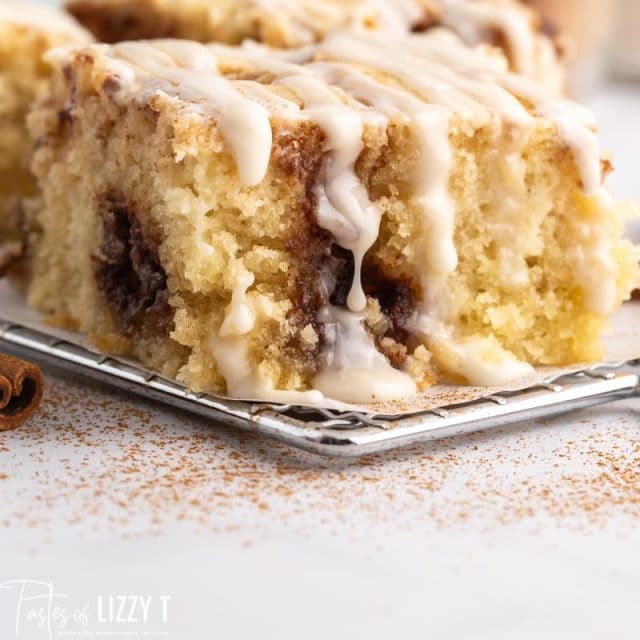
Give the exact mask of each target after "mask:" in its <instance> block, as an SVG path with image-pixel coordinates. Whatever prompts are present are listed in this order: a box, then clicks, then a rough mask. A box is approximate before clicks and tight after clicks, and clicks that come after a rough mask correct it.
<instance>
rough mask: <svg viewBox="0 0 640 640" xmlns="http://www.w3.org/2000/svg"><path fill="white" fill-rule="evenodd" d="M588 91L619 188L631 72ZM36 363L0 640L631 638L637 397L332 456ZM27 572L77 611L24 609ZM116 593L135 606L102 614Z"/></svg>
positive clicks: (624, 178)
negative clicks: (36, 407) (44, 387)
mask: <svg viewBox="0 0 640 640" xmlns="http://www.w3.org/2000/svg"><path fill="white" fill-rule="evenodd" d="M593 106H594V108H595V109H596V110H597V112H598V113H599V115H600V117H601V120H602V123H603V125H602V134H603V140H604V147H605V148H610V149H611V150H612V151H613V152H615V155H616V157H617V161H616V166H617V167H618V173H617V175H616V176H615V177H614V178H613V180H612V185H613V186H614V188H615V189H616V191H617V192H618V193H619V194H620V195H621V196H622V197H625V198H631V197H635V196H637V195H638V191H639V189H638V186H637V181H636V177H635V172H636V170H637V166H638V161H637V153H638V149H640V126H639V125H640V122H639V116H638V113H639V108H640V91H638V90H631V89H629V88H625V87H609V88H607V90H606V91H603V92H601V93H600V94H599V95H598V96H597V97H596V98H595V99H594V100H593ZM47 378H48V384H49V390H48V401H47V403H45V408H44V410H43V413H42V414H41V415H40V416H38V417H37V418H35V419H34V420H33V421H32V422H31V423H29V425H27V426H25V427H24V428H23V429H21V430H19V431H17V432H14V433H7V434H0V542H1V546H0V587H2V586H4V587H5V588H0V638H1V639H3V640H4V639H8V638H13V637H20V638H29V639H30V638H34V639H35V638H62V637H81V638H85V637H86V638H90V637H109V638H122V637H128V638H131V637H134V638H142V637H169V638H172V639H175V640H200V639H203V640H204V639H207V640H209V639H216V638H224V639H227V638H250V639H253V638H282V639H285V638H296V639H297V638H304V639H312V638H328V637H329V638H330V637H345V636H347V635H348V636H349V637H354V638H421V639H424V638H429V639H431V638H474V639H476V638H478V639H479V638H487V639H491V640H496V639H500V638H505V639H506V638H508V639H513V638H518V639H526V638H536V639H538V638H542V637H544V638H547V639H548V638H581V639H587V638H607V639H614V638H629V639H636V638H638V637H640V619H639V616H638V613H639V606H638V602H639V601H640V400H634V401H628V402H622V403H618V404H617V405H613V406H610V407H606V408H599V409H595V410H590V411H585V412H582V413H579V414H576V415H574V416H571V417H569V418H568V417H564V418H558V419H554V420H547V421H543V422H540V423H536V424H533V423H532V424H525V425H520V426H517V427H511V428H506V429H503V430H500V431H498V432H494V433H492V434H480V435H476V436H473V437H468V438H461V439H455V440H450V441H446V442H443V443H440V444H433V445H429V446H423V447H418V448H414V449H411V450H408V451H404V452H398V453H394V454H390V455H386V456H380V457H375V458H370V459H366V460H363V461H359V462H345V461H340V462H330V461H327V460H323V459H320V458H314V457H312V456H309V455H306V454H301V453H296V452H294V451H291V450H288V449H287V448H285V447H283V446H281V445H278V444H274V443H271V442H269V441H267V440H263V439H259V438H253V437H249V436H247V435H243V434H239V433H236V432H233V431H226V430H220V429H216V428H215V426H213V425H209V424H206V423H205V422H204V421H202V420H198V419H193V418H191V417H189V416H187V415H185V414H182V413H179V412H173V411H170V410H166V409H164V408H162V407H161V406H158V405H152V404H148V403H144V402H140V401H139V400H138V399H136V398H134V397H127V396H125V395H123V394H121V393H119V392H116V391H112V390H109V389H107V388H105V387H102V386H99V385H95V384H93V383H89V382H87V381H85V380H82V379H79V378H74V377H72V376H66V375H60V374H59V373H53V372H48V375H47ZM10 581H14V582H12V583H11V584H9V582H10ZM15 581H18V582H15ZM21 581H35V582H40V583H43V584H42V585H37V584H31V585H29V589H31V591H29V592H27V593H25V596H28V595H42V594H44V593H45V591H43V589H45V586H44V585H46V584H52V585H53V589H54V590H55V593H56V594H58V595H59V594H66V595H67V596H68V597H67V598H64V599H56V600H55V604H56V605H58V606H62V607H64V608H65V609H66V614H72V613H73V612H74V611H75V610H76V609H83V610H84V611H85V612H86V621H87V626H86V627H85V628H84V629H83V627H82V626H81V625H79V624H77V623H75V622H73V620H71V621H69V622H68V624H67V626H66V628H62V627H61V626H60V618H59V617H53V618H52V619H51V629H50V630H49V629H47V628H46V624H45V626H44V627H43V628H37V625H36V622H34V620H33V619H30V612H32V611H33V610H34V609H36V607H37V608H41V607H42V608H43V609H42V610H41V611H40V612H39V613H41V614H44V613H45V612H46V605H47V603H48V600H47V599H39V600H31V601H28V602H27V601H25V602H23V603H22V608H21V609H20V610H18V606H17V601H18V590H17V589H16V588H15V587H16V586H18V585H20V584H26V583H24V582H21ZM12 587H14V588H12ZM118 595H127V596H144V597H150V598H151V601H150V610H149V611H150V614H149V621H148V623H144V622H143V621H141V620H140V619H139V620H138V621H137V622H129V623H117V622H115V623H110V622H104V621H101V620H104V619H105V617H107V618H108V602H109V600H108V599H109V597H110V596H111V597H114V598H115V597H116V596H118ZM163 596H169V597H170V600H167V601H166V602H167V611H166V613H167V619H166V621H165V620H164V619H163V618H162V599H161V598H162V597H163ZM100 598H102V600H101V602H102V611H101V615H100V611H99V609H98V605H99V599H100ZM116 613H117V611H114V614H116ZM123 613H125V614H126V615H125V617H128V614H129V613H130V610H129V606H127V607H126V610H125V611H124V612H123ZM132 613H133V616H134V617H137V618H140V615H141V610H140V609H138V608H136V609H134V610H133V612H132ZM17 619H19V623H20V628H19V635H16V621H17ZM42 620H44V622H45V623H46V622H47V617H46V616H44V617H43V618H42ZM60 631H63V632H64V631H66V632H67V633H66V635H64V633H63V634H61V633H60ZM145 634H146V635H145Z"/></svg>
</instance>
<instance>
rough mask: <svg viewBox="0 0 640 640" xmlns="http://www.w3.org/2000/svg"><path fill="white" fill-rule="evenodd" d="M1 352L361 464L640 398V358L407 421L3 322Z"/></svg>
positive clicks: (408, 417) (404, 417) (409, 417)
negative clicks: (220, 390)
mask: <svg viewBox="0 0 640 640" xmlns="http://www.w3.org/2000/svg"><path fill="white" fill-rule="evenodd" d="M0 346H2V347H3V348H6V349H9V350H11V351H14V352H16V353H18V354H21V355H25V356H27V357H32V358H35V359H39V360H41V361H43V362H46V363H48V364H51V365H54V366H58V367H63V368H66V369H69V370H72V371H75V372H81V373H84V374H85V375H88V376H90V377H92V378H94V379H97V380H99V381H101V382H105V383H107V384H110V385H113V386H116V387H119V388H122V389H126V390H128V391H130V392H133V393H136V394H138V395H140V396H144V397H147V398H151V399H153V400H156V401H160V402H164V403H166V404H169V405H172V406H174V407H178V408H180V409H183V410H186V411H189V412H192V413H195V414H198V415H201V416H204V417H207V418H210V419H211V420H212V421H214V422H216V423H218V424H220V423H222V424H225V425H229V426H234V427H238V428H241V429H245V430H249V431H253V432H257V433H261V434H263V435H266V436H269V437H271V438H275V439H277V440H280V441H282V442H285V443H287V444H289V445H291V446H294V447H297V448H299V449H303V450H305V451H309V452H312V453H316V454H320V455H327V456H342V457H357V456H362V455H366V454H372V453H380V452H384V451H388V450H390V449H395V448H398V447H403V446H408V445H411V444H415V443H418V442H425V441H429V440H436V439H439V438H445V437H450V436H454V435H461V434H466V433H472V432H476V431H482V430H487V429H492V428H495V427H498V426H503V425H506V424H512V423H515V422H521V421H526V420H532V419H536V418H540V417H545V416H551V415H557V414H560V413H565V412H569V411H573V410H576V409H580V408H584V407H589V406H594V405H598V404H604V403H606V402H612V401H615V400H620V399H624V398H630V397H634V396H640V359H639V360H632V361H624V362H615V363H603V364H599V365H596V366H592V367H589V368H587V369H585V370H582V371H579V372H577V373H574V374H571V375H560V376H557V377H555V378H552V379H548V380H546V381H545V382H544V383H543V384H539V385H535V386H533V387H529V388H527V389H524V390H521V391H516V392H502V393H499V394H494V395H490V396H487V397H484V398H482V399H480V400H474V401H471V402H462V403H458V404H453V405H448V406H443V407H439V408H437V409H431V410H428V411H420V412H414V413H410V414H405V415H402V416H385V415H376V414H370V413H364V412H359V411H342V412H341V411H335V410H329V409H318V408H310V407H298V406H294V405H275V404H268V403H256V402H242V401H236V400H228V399H224V398H220V397H216V396H213V395H209V394H199V393H192V392H191V391H189V390H188V389H186V388H185V387H184V386H182V385H180V384H178V383H176V382H174V381H172V380H168V379H166V378H163V377H161V376H159V375H157V374H155V373H153V372H150V371H147V370H145V369H143V368H141V367H138V366H136V365H135V364H132V363H130V362H126V361H123V360H120V359H118V358H113V357H111V356H105V355H102V354H99V353H95V352H92V351H90V350H88V349H86V348H84V347H82V346H80V345H78V344H75V343H73V342H69V341H66V340H60V339H58V338H56V337H53V336H51V335H48V334H46V333H43V332H40V331H36V330H33V329H30V328H28V327H25V326H23V325H20V324H15V323H12V322H9V321H6V320H3V319H2V318H0Z"/></svg>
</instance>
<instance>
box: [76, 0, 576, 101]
mask: <svg viewBox="0 0 640 640" xmlns="http://www.w3.org/2000/svg"><path fill="white" fill-rule="evenodd" d="M67 9H68V10H69V11H70V12H71V13H72V14H73V15H74V16H75V17H76V18H77V19H78V20H79V21H80V22H82V23H83V24H84V25H85V26H86V27H87V28H88V29H90V30H91V31H93V33H94V34H95V35H96V36H97V38H98V39H99V40H101V41H103V42H120V41H122V40H137V39H141V38H147V39H148V38H186V39H189V40H197V41H200V42H214V41H215V42H220V43H224V44H239V43H241V42H242V41H243V40H245V39H252V40H256V41H258V42H262V43H264V44H268V45H271V46H275V47H285V48H288V47H300V46H305V45H309V44H312V43H315V42H319V41H321V40H323V39H324V38H325V37H326V36H327V35H328V34H329V33H330V32H331V31H334V30H336V29H348V30H355V31H358V32H371V31H379V32H390V33H395V34H400V33H409V32H414V33H421V32H427V31H429V30H431V29H433V28H436V27H442V28H446V29H449V30H452V31H453V32H455V33H457V34H458V35H459V36H460V37H461V38H463V40H465V41H466V42H467V43H468V44H471V45H476V44H479V43H488V44H491V45H495V46H497V47H500V48H501V49H502V50H503V51H504V52H505V53H506V54H507V56H508V58H509V61H510V65H511V68H512V69H513V70H514V71H516V72H517V73H522V74H524V75H527V76H529V77H532V78H535V79H537V80H539V81H541V82H544V83H545V84H546V85H547V86H550V87H553V88H554V89H556V90H560V89H561V88H562V87H563V85H564V65H563V57H564V55H565V47H564V45H563V40H562V38H559V37H557V34H556V33H555V32H554V30H553V29H549V28H548V25H546V24H545V23H544V22H543V21H542V19H541V17H540V15H539V14H538V13H537V12H535V11H534V10H532V9H531V8H528V7H526V6H524V5H523V4H521V3H520V2H518V0H189V2H175V0H68V2H67Z"/></svg>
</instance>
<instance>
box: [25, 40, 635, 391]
mask: <svg viewBox="0 0 640 640" xmlns="http://www.w3.org/2000/svg"><path fill="white" fill-rule="evenodd" d="M50 62H51V63H52V64H54V66H55V67H56V69H57V71H56V74H55V78H54V80H53V83H52V87H51V90H50V93H49V95H48V96H47V98H46V99H45V100H43V101H42V103H41V104H40V105H39V107H38V108H37V109H36V110H35V111H34V113H33V114H32V117H31V120H30V127H31V133H32V136H33V138H34V140H35V141H36V151H35V155H34V158H33V170H34V172H35V174H36V175H37V177H38V179H39V185H40V188H41V192H42V196H41V198H40V199H39V200H37V201H34V202H33V203H32V205H31V207H30V215H31V216H32V223H33V224H34V225H35V226H36V227H37V230H36V231H34V234H33V238H32V240H31V241H32V246H33V247H35V249H36V254H35V256H34V262H33V265H32V271H33V275H32V281H31V285H30V301H31V303H32V304H33V305H34V306H35V307H36V308H38V309H40V310H42V311H43V312H45V313H48V314H50V315H51V317H52V318H53V319H58V320H63V321H64V322H65V323H69V322H70V321H72V322H73V323H74V324H75V326H77V328H78V329H80V330H81V331H83V332H86V333H88V334H89V335H90V336H91V337H92V338H93V339H94V341H95V342H96V343H97V344H98V345H99V346H100V347H101V348H102V349H104V350H107V351H111V352H116V353H126V354H133V355H134V356H136V357H138V358H139V359H140V360H141V361H142V362H143V363H145V364H146V365H147V366H149V367H150V368H152V369H156V370H159V371H161V372H163V373H164V374H166V375H168V376H172V377H173V376H175V377H176V378H177V379H178V380H180V381H182V382H184V383H186V384H187V385H188V386H189V387H190V388H192V389H195V390H207V391H214V392H215V391H218V392H226V393H227V394H229V395H232V396H236V397H246V398H253V399H264V400H275V401H279V400H281V401H283V402H309V403H313V402H320V401H322V400H323V397H329V398H334V399H337V400H342V401H349V402H358V403H366V402H374V401H378V400H390V399H396V398H404V397H408V396H411V395H413V394H415V393H416V392H417V391H419V390H421V389H424V388H426V387H428V386H429V385H432V384H434V383H436V382H438V381H452V382H456V383H465V384H472V385H491V386H492V385H503V384H506V383H508V382H511V381H513V380H515V379H518V378H519V377H521V376H524V375H526V374H528V373H530V372H531V367H532V366H533V365H543V364H544V365H552V364H553V365H563V364H567V363H574V362H582V361H587V360H588V361H591V360H596V359H598V358H600V357H601V356H602V346H601V340H600V338H601V334H602V333H603V331H604V330H605V329H606V327H607V325H608V317H609V315H610V314H611V313H612V312H613V311H615V310H616V308H617V307H618V306H619V304H620V303H621V302H622V300H623V299H625V298H627V297H628V296H629V294H630V291H631V289H632V288H633V286H634V285H635V283H636V282H637V279H638V253H637V251H636V249H634V248H633V247H632V245H631V244H630V243H629V242H627V241H625V240H623V239H622V233H623V225H624V221H625V218H626V217H627V216H628V215H630V214H631V213H632V212H630V211H629V210H628V208H626V207H624V206H621V205H620V204H618V203H617V202H616V201H615V200H614V199H613V197H612V196H611V195H610V194H609V193H608V191H607V190H606V189H605V188H604V187H603V178H604V176H605V174H606V173H607V172H608V170H609V168H610V167H609V164H608V163H607V162H606V161H603V160H602V159H601V155H600V151H599V147H598V142H597V138H596V135H595V133H594V127H595V123H594V121H593V118H592V116H591V114H590V113H589V112H587V111H585V110H584V109H582V108H581V107H579V106H577V105H575V104H573V103H570V102H567V101H564V100H560V99H557V98H556V97H554V96H553V95H551V94H550V93H549V92H548V91H547V90H546V89H544V88H542V87H541V86H539V85H537V84H535V83H533V82H531V81H529V80H527V79H525V78H523V77H521V76H519V75H514V74H512V73H510V72H509V71H508V64H507V61H506V60H505V58H504V57H503V56H501V55H498V54H496V53H495V52H489V53H488V52H486V51H485V50H483V49H470V48H468V47H466V46H465V45H463V44H462V43H461V42H460V40H459V39H458V38H456V37H454V36H453V35H452V34H451V33H448V32H442V31H438V30H435V31H433V32H431V33H430V34H428V35H414V36H406V35H402V36H398V37H396V36H393V35H390V34H385V35H383V36H382V35H377V34H360V35H354V34H344V33H335V34H333V35H331V36H329V37H328V38H327V39H326V40H325V41H324V42H323V43H322V44H319V45H315V46H313V47H310V48H306V49H304V50H300V51H294V52H278V51H273V50H267V49H266V48H263V47H261V46H259V45H256V44H253V45H251V46H247V47H244V48H238V47H228V46H223V45H212V46H204V45H200V44H196V43H193V42H186V41H179V40H170V41H169V40H167V41H162V40H158V41H154V42H153V43H150V42H139V43H123V44H118V45H113V46H110V45H94V46H90V47H88V48H80V49H73V50H67V51H58V52H56V53H55V54H53V55H52V56H50Z"/></svg>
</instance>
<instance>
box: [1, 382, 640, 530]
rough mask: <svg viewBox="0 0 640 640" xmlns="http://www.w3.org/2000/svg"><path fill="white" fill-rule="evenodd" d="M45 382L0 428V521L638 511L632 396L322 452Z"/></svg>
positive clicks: (561, 518) (199, 525) (133, 526)
mask: <svg viewBox="0 0 640 640" xmlns="http://www.w3.org/2000/svg"><path fill="white" fill-rule="evenodd" d="M48 382H49V386H48V391H47V398H46V402H45V404H44V408H43V410H42V414H41V416H39V417H38V419H37V420H34V421H33V424H32V425H31V428H30V429H28V430H23V431H20V430H19V431H16V432H11V433H5V434H2V435H1V436H0V455H1V459H2V460H3V464H2V472H3V474H2V476H0V477H1V478H4V479H3V485H2V486H3V487H5V488H6V486H7V485H6V484H5V483H12V482H14V484H15V487H16V488H15V490H13V489H12V490H11V491H6V490H5V491H4V492H3V493H4V495H5V497H3V507H4V508H3V514H4V516H3V520H2V522H1V523H0V524H1V526H4V527H23V526H25V525H28V526H32V527H37V528H38V529H39V530H41V531H42V532H43V535H44V536H46V535H47V532H48V531H51V530H52V527H53V525H54V520H53V519H54V513H55V518H59V517H60V514H65V518H66V520H67V523H66V524H67V525H68V526H70V527H76V528H78V530H79V531H88V532H91V531H105V532H107V533H109V534H110V535H118V536H121V537H140V536H148V535H163V534H166V533H170V532H171V531H172V530H173V529H174V528H175V527H176V526H182V527H187V528H188V529H190V530H193V531H194V532H207V531H209V532H211V531H231V532H237V534H238V536H243V537H242V539H251V540H254V541H255V540H256V539H257V538H259V537H260V536H261V535H277V532H278V531H280V530H285V529H286V530H287V531H289V532H291V531H293V532H297V533H299V534H301V535H305V534H306V533H309V532H311V531H314V532H316V533H317V532H318V531H321V532H324V533H325V534H327V535H340V536H345V535H346V536H354V537H357V536H359V535H364V532H367V531H371V530H372V529H375V530H377V531H381V530H382V531H383V530H389V531H392V530H395V529H397V528H398V527H401V528H402V529H403V530H409V531H412V532H416V533H421V534H422V533H424V534H428V532H429V531H434V530H440V529H443V528H445V529H452V530H453V529H456V528H460V527H463V528H469V527H474V528H477V529H479V530H480V529H494V528H496V527H502V526H512V525H516V524H517V525H522V526H526V527H529V528H530V529H531V530H532V531H536V530H538V529H540V528H542V527H545V526H547V525H548V524H549V523H553V524H555V525H558V526H561V527H566V528H571V529H586V530H592V529H595V528H602V527H607V526H608V525H610V524H611V523H612V522H613V521H614V520H615V526H616V529H617V530H620V531H621V532H623V528H624V527H623V526H622V525H623V524H624V523H626V526H627V527H636V526H637V525H639V524H640V428H639V427H640V405H639V404H638V402H637V401H634V402H632V403H631V404H632V406H631V408H630V407H629V404H628V403H627V404H625V405H617V406H616V405H613V406H611V407H608V408H605V409H597V410H594V411H603V412H604V411H606V412H608V413H607V414H606V415H610V420H609V421H608V424H607V426H606V427H602V426H597V425H596V424H595V422H594V421H593V418H592V417H591V418H589V416H590V415H591V416H593V415H594V414H584V416H585V418H584V419H583V421H582V423H581V424H580V425H579V426H574V427H571V428H568V427H563V426H562V424H563V420H562V419H557V420H554V421H550V422H547V423H544V422H543V423H542V424H541V425H540V428H538V429H529V430H526V429H523V428H521V427H511V428H507V429H504V430H501V431H499V432H494V433H492V434H476V435H474V436H471V437H466V438H458V439H453V440H449V441H446V442H443V443H436V444H431V445H426V446H421V447H416V448H413V449H409V450H405V451H399V452H395V453H392V454H388V455H385V456H374V457H368V458H364V459H361V460H358V461H340V460H338V461H335V460H325V459H321V458H317V457H314V456H311V455H307V454H304V453H298V452H295V451H293V450H291V449H289V448H287V447H285V446H283V445H280V444H277V443H273V442H271V441H268V440H265V439H262V438H257V437H254V436H252V435H248V434H243V433H241V432H237V431H232V430H224V429H223V430H221V429H216V428H212V427H210V426H209V425H208V424H207V423H206V421H204V420H200V419H197V418H193V417H191V416H188V415H186V414H184V413H179V412H171V411H170V412H168V413H167V412H166V411H165V410H163V409H162V408H160V407H157V406H153V405H146V404H144V403H140V402H138V401H137V400H136V399H135V398H131V397H128V396H126V395H125V394H122V393H120V392H116V391H113V390H109V389H106V388H103V387H97V386H96V387H94V386H93V385H92V384H91V383H89V385H87V383H86V382H85V381H82V380H80V379H78V380H76V381H74V382H60V381H57V380H55V379H53V378H52V377H49V379H48ZM101 398H102V399H101ZM134 403H136V405H137V406H138V407H143V408H136V406H134ZM26 470H28V473H25V471H26ZM18 479H19V480H20V481H19V482H18ZM12 486H14V485H12ZM27 505H30V506H27ZM34 505H35V506H36V507H37V508H33V507H34Z"/></svg>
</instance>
